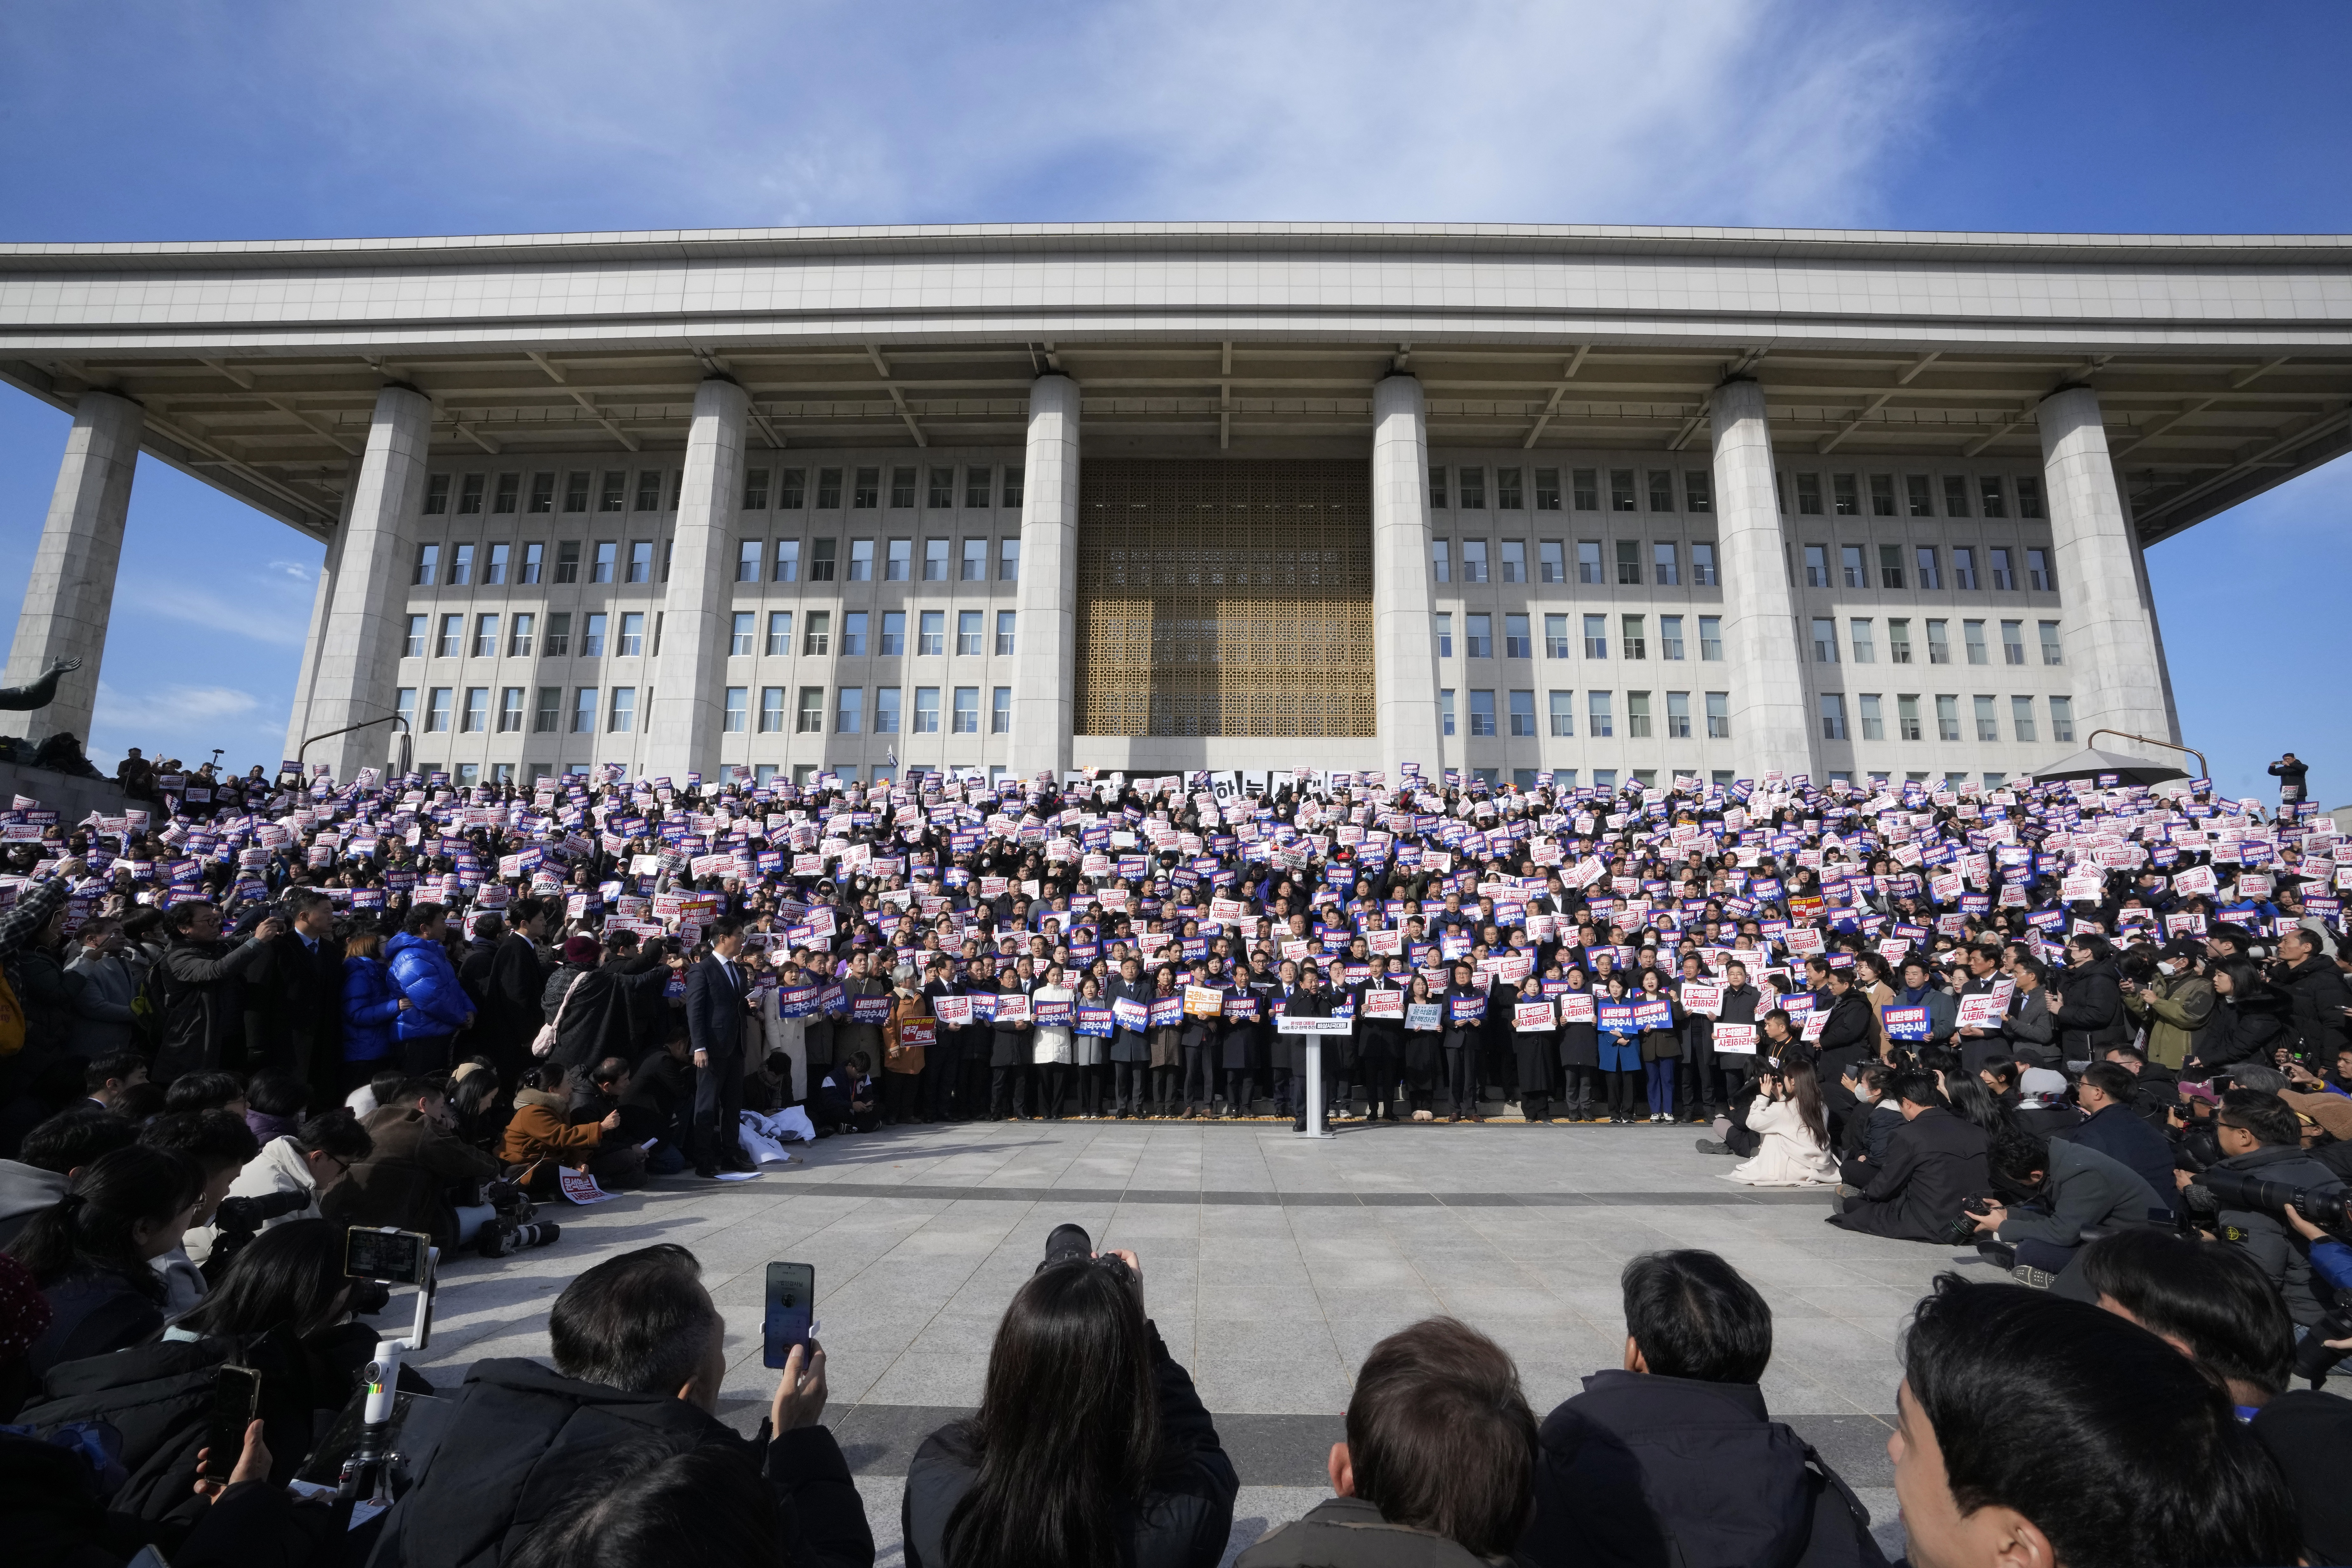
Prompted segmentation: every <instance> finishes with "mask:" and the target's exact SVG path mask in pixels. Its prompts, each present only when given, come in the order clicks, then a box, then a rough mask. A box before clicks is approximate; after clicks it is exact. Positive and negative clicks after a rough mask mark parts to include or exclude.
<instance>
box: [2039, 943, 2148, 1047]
mask: <svg viewBox="0 0 2352 1568" xmlns="http://www.w3.org/2000/svg"><path fill="white" fill-rule="evenodd" d="M2051 988H2052V989H2053V990H2054V991H2056V992H2057V993H2058V994H2060V995H2061V996H2063V997H2064V998H2066V1005H2065V1006H2063V1007H2062V1008H2060V1009H2059V1010H2058V1011H2057V1012H2056V1013H2055V1014H2054V1015H2053V1021H2054V1022H2055V1023H2056V1025H2057V1026H2058V1043H2059V1045H2060V1047H2062V1051H2063V1056H2064V1058H2065V1059H2066V1060H2068V1061H2073V1062H2079V1061H2084V1060H2088V1059H2095V1058H2097V1056H2098V1054H2099V1053H2100V1052H2101V1051H2103V1050H2105V1049H2106V1048H2107V1047H2109V1046H2120V1045H2125V1044H2127V1043H2129V1041H2130V1039H2131V1037H2132V1026H2131V1016H2130V1015H2128V1014H2126V1012H2125V1011H2124V992H2123V986H2122V984H2120V983H2119V981H2118V979H2117V975H2116V963H2115V960H2113V959H2111V958H2095V959H2093V960H2091V961H2090V962H2089V963H2078V964H2075V965H2074V967H2073V968H2071V969H2068V970H2067V971H2066V972H2065V973H2063V974H2061V975H2059V976H2058V977H2057V978H2055V979H2053V981H2052V982H2051Z"/></svg>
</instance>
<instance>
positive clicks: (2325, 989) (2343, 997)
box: [2270, 926, 2352, 1071]
mask: <svg viewBox="0 0 2352 1568" xmlns="http://www.w3.org/2000/svg"><path fill="white" fill-rule="evenodd" d="M2278 946H2279V958H2278V962H2277V963H2274V964H2273V965H2272V966H2271V975H2270V979H2271V984H2273V985H2275V986H2277V987H2278V988H2279V990H2280V991H2282V992H2284V994H2285V995H2286V999H2287V1005H2288V1009H2289V1010H2288V1014H2287V1028H2288V1030H2289V1031H2290V1032H2291V1033H2292V1034H2293V1036H2294V1038H2295V1040H2296V1041H2297V1042H2298V1043H2299V1045H2300V1046H2301V1047H2302V1049H2303V1050H2304V1052H2305V1055H2306V1057H2307V1058H2309V1059H2308V1063H2307V1065H2309V1066H2311V1067H2312V1068H2313V1069H2314V1070H2315V1071H2317V1070H2320V1069H2322V1068H2327V1067H2330V1066H2333V1065H2334V1063H2335V1061H2336V1052H2337V1051H2339V1050H2342V1049H2343V1048H2344V1025H2345V1018H2344V1009H2345V1008H2347V1007H2352V990H2347V988H2346V986H2345V984H2344V975H2343V973H2342V972H2341V971H2340V970H2338V969H2337V968H2336V961H2335V960H2334V959H2332V958H2330V957H2328V956H2327V952H2326V949H2325V948H2323V947H2322V946H2320V943H2319V939H2318V938H2317V937H2315V936H2314V935H2313V934H2312V933H2311V932H2309V931H2305V929H2304V928H2303V927H2301V926H2292V927H2290V928H2288V929H2287V930H2285V931H2281V932H2280V933H2279V944H2278Z"/></svg>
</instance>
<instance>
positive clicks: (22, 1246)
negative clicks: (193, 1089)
mask: <svg viewBox="0 0 2352 1568" xmlns="http://www.w3.org/2000/svg"><path fill="white" fill-rule="evenodd" d="M204 1190H205V1173H204V1168H203V1167H202V1166H200V1165H198V1164H197V1163H195V1162H194V1160H191V1159H188V1158H187V1157H186V1156H185V1155H182V1154H175V1153H172V1152H168V1151H165V1150H161V1149H150V1148H147V1147H145V1146H143V1145H141V1144H132V1145H131V1147H130V1148H128V1149H117V1150H114V1151H113V1152H110V1153H106V1154H100V1156H99V1157H98V1158H97V1159H95V1160H93V1161H91V1162H90V1163H89V1164H87V1165H85V1166H83V1167H82V1169H81V1173H79V1175H77V1176H76V1177H75V1178H74V1182H73V1188H72V1190H71V1191H70V1192H68V1193H67V1194H66V1195H65V1196H64V1197H62V1198H59V1199H58V1201H57V1202H56V1203H54V1204H52V1205H49V1206H48V1207H47V1208H45V1209H43V1210H41V1211H40V1212H39V1213H38V1214H37V1215H34V1216H33V1217H32V1218H31V1219H29V1220H27V1221H26V1223H25V1228H24V1229H22V1230H20V1231H18V1232H17V1233H16V1239H14V1240H13V1241H11V1242H9V1244H8V1250H9V1251H10V1252H12V1253H14V1254H15V1255H16V1260H17V1261H18V1262H20V1263H22V1264H23V1265H24V1266H25V1267H26V1269H28V1270H29V1271H31V1273H32V1276H33V1281H34V1283H35V1284H37V1285H38V1286H40V1288H41V1294H42V1295H44V1296H46V1297H47V1299H48V1302H49V1310H50V1314H51V1315H50V1321H49V1327H48V1331H47V1332H46V1333H44V1334H43V1335H42V1336H41V1337H40V1338H39V1339H37V1340H36V1341H35V1342H33V1348H32V1349H31V1350H30V1351H29V1352H26V1363H27V1365H28V1366H29V1367H30V1369H31V1371H32V1373H33V1375H35V1376H36V1377H40V1376H44V1375H46V1374H47V1372H48V1370H49V1368H51V1367H53V1366H55V1365H57V1364H58V1363H61V1362H68V1361H79V1360H80V1359H82V1358H83V1357H85V1356H94V1355H103V1354H105V1353H106V1352H108V1351H118V1350H121V1349H124V1348H125V1347H127V1346H130V1345H135V1344H137V1343H138V1342H140V1341H142V1340H143V1339H146V1338H147V1337H148V1336H149V1335H151V1334H152V1333H154V1332H155V1331H156V1330H158V1329H160V1328H162V1327H163V1276H162V1275H160V1274H158V1273H156V1272H155V1270H154V1269H153V1268H151V1267H149V1265H150V1264H151V1263H152V1261H153V1260H154V1259H155V1258H161V1257H162V1256H163V1254H165V1253H167V1252H169V1251H171V1250H172V1249H173V1247H177V1246H179V1245H180V1239H181V1237H183V1236H184V1235H185V1234H186V1233H187V1229H188V1225H189V1223H190V1222H191V1221H192V1220H194V1218H195V1214H196V1205H197V1204H198V1203H199V1202H201V1201H202V1200H203V1197H204Z"/></svg>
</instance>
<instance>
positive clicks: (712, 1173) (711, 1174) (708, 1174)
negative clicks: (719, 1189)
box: [694, 1165, 719, 1182]
mask: <svg viewBox="0 0 2352 1568" xmlns="http://www.w3.org/2000/svg"><path fill="white" fill-rule="evenodd" d="M694 1173H695V1174H696V1175H698V1176H700V1177H701V1178H702V1179H703V1180H704V1181H706V1182H715V1181H717V1180H718V1179H719V1167H718V1166H716V1165H697V1166H696V1167H695V1168H694Z"/></svg>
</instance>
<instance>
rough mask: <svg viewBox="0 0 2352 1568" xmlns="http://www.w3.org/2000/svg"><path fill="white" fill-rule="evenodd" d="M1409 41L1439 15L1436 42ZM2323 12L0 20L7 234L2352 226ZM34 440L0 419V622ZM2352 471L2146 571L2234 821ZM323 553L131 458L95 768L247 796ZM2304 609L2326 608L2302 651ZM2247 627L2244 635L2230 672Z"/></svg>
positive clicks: (2306, 706) (2321, 751)
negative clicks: (1130, 222)
mask: <svg viewBox="0 0 2352 1568" xmlns="http://www.w3.org/2000/svg"><path fill="white" fill-rule="evenodd" d="M1437 18H1442V20H1439V19H1437ZM2347 67H2352V6H2347V5H2343V4H2340V3H2330V4H2309V5H2297V4H2282V5H2266V6H2263V7H2214V6H2209V5H2180V4H2150V3H2147V0H2142V3H2139V4H2134V5H2097V4H2067V5H2014V4H1987V3H1982V0H1979V4H1975V5H1969V6H1967V7H1960V6H1940V7H1937V6H1927V5H1839V4H1833V3H1830V0H1801V3H1790V4H1770V3H1760V0H1759V3H1753V4H1680V5H1677V4H1668V3H1664V0H1652V3H1649V4H1643V5H1624V4H1622V0H1565V3H1556V4H1551V5H1524V4H1523V5H1476V4H1470V5H1454V6H1446V7H1433V6H1429V5H1405V4H1391V3H1388V0H1353V3H1351V4H1348V5H1321V6H1311V5H1264V4H1241V3H1237V0H1184V3H1181V4H1177V3H1167V4H1143V5H1100V4H1097V5H1002V4H1000V5H992V6H962V5H921V4H902V5H894V6H875V5H851V4H811V5H772V6H743V5H611V4H595V3H593V0H565V3H563V4H553V3H529V0H522V3H508V4H500V5H493V6H485V5H478V4H462V5H434V4H421V3H409V4H404V5H396V6H380V7H373V8H369V9H368V10H366V11H362V10H361V9H359V8H357V7H344V6H315V5H272V4H261V3H254V0H246V3H243V4H236V5H218V4H204V3H200V0H198V3H189V4H179V5H163V4H160V3H158V4H148V5H139V4H132V5H125V6H102V7H93V6H88V5H73V4H39V3H31V0H27V3H23V4H17V5H10V6H8V7H6V8H5V10H0V237H5V238H9V239H41V240H66V239H84V240H96V239H158V238H172V239H188V238H253V237H269V238H276V237H292V236H321V235H335V236H341V235H386V234H467V233H484V232H518V231H535V230H549V229H586V228H596V229H615V228H657V227H669V226H689V227H706V226H731V225H765V224H833V223H869V222H959V221H972V220H981V219H996V220H1003V221H1055V220H1062V221H1076V220H1086V219H1107V218H1128V217H1137V218H1143V217H1160V218H1283V217H1292V218H1361V219H1391V220H1403V219H1422V220H1433V219H1446V218H1461V219H1468V218H1490V219H1511V220H1520V221H1537V222H1619V223H1658V224H1734V225H1794V226H1843V225H1870V226H1883V227H1891V228H1973V229H2057V230H2069V231H2084V230H2088V231H2124V232H2132V231H2139V232H2263V233H2272V232H2297V233H2308V232H2327V233H2343V232H2347V231H2352V182H2347V179H2346V176H2345V173H2344V171H2345V170H2346V168H2347V153H2352V116H2347V115H2346V113H2345V112H2344V107H2343V106H2344V98H2343V83H2344V80H2345V79H2346V74H2347ZM65 427H66V421H65V418H64V416H61V415H59V414H58V413H57V412H56V411H54V410H52V409H49V408H47V406H45V405H39V404H36V403H34V402H33V401H32V400H30V399H28V398H24V397H19V396H14V395H0V603H14V602H16V600H17V598H18V597H20V596H21V595H22V592H23V581H24V575H25V573H26V570H27V569H28V566H29V563H30V559H31V555H32V552H33V546H34V543H35V541H36V540H37V537H38V534H39V530H40V523H41V517H42V513H43V511H44V510H45V508H46V506H47V499H48V492H49V487H50V485H51V483H52V482H53V480H54V478H55V473H56V465H57V458H58V451H59V448H60V446H61V444H62V442H63V439H64V433H65ZM2348 515H2352V466H2347V464H2345V463H2338V464H2336V465H2334V466H2333V467H2332V468H2327V469H2323V470H2321V471H2319V472H2317V473H2315V474H2312V475H2309V476H2306V477H2305V478H2304V479H2300V480H2297V481H2295V482H2294V483H2292V484H2289V485H2285V486H2283V487H2281V488H2279V489H2275V490H2273V491H2272V492H2270V493H2269V494H2268V495H2266V496H2264V497H2263V498H2261V499H2260V500H2255V501H2253V502H2251V503H2249V504H2247V505H2245V506H2242V507H2241V508H2239V509H2237V510H2234V511H2232V512H2231V513H2228V514H2226V515H2224V516H2222V517H2221V518H2217V519H2215V520H2214V521H2210V522H2208V523H2206V524H2204V525H2202V526H2201V527H2200V528H2198V529H2196V530H2193V531H2191V532H2190V533H2189V534H2188V535H2186V536H2184V537H2182V538H2180V539H2179V540H2176V541H2172V542H2168V543H2166V544H2164V545H2161V546H2159V547H2158V548H2157V549H2156V550H2155V551H2153V552H2151V553H2150V557H2149V565H2150V570H2151V574H2152V576H2153V579H2154V582H2155V584H2156V590H2157V596H2158V612H2159V614H2160V616H2161V617H2162V619H2163V624H2164V633H2165V640H2166V645H2167V648H2168V652H2169V654H2170V658H2171V665H2172V670H2173V677H2174V681H2175V686H2176V689H2177V693H2178V696H2179V704H2180V709H2181V718H2182V723H2183V727H2184V730H2185V731H2186V733H2187V735H2188V738H2189V741H2190V742H2191V743H2193V744H2196V745H2199V746H2201V747H2203V748H2204V749H2205V750H2206V751H2207V752H2209V753H2210V755H2211V756H2212V758H2213V762H2214V768H2215V772H2216V774H2217V776H2218V777H2219V778H2220V779H2221V781H2222V782H2223V783H2224V784H2226V785H2227V786H2228V787H2230V788H2231V790H2232V791H2233V793H2254V792H2256V791H2258V790H2261V791H2264V792H2265V793H2266V791H2267V786H2268V781H2267V780H2265V779H2263V775H2262V771H2261V770H2262V767H2263V763H2265V762H2267V761H2268V760H2269V759H2270V758H2272V757H2274V756H2276V755H2277V754H2278V753H2279V752H2280V751H2281V750H2282V749H2283V748H2285V747H2289V746H2292V747H2293V748H2294V749H2295V750H2296V751H2297V752H2300V753H2301V754H2302V755H2303V756H2304V757H2305V759H2306V760H2307V761H2309V762H2311V763H2313V764H2314V768H2315V781H2316V783H2317V786H2318V793H2319V794H2320V795H2322V796H2323V797H2325V803H2326V804H2333V803H2335V802H2336V801H2338V800H2345V799H2352V735H2347V733H2345V732H2344V731H2336V730H2335V729H2334V728H2333V726H2330V725H2326V724H2324V723H2323V722H2319V721H2315V715H2316V714H2317V713H2319V712H2320V711H2322V710H2324V700H2323V699H2321V698H2319V697H2318V695H2317V690H2316V689H2320V688H2322V687H2323V686H2324V683H2325V682H2326V680H2327V679H2328V671H2329V668H2330V667H2329V666H2328V664H2327V662H2326V660H2327V659H2328V658H2329V656H2330V655H2331V654H2332V653H2333V652H2334V651H2335V650H2334V648H2333V647H2332V645H2330V644H2328V643H2327V642H2326V640H2325V638H2326V636H2327V631H2328V628H2329V626H2330V625H2331V623H2332V620H2333V615H2332V613H2331V612H2330V611H2329V610H2327V609H2326V608H2322V607H2320V606H2319V605H2316V604H2315V602H2313V601H2310V600H2307V599H2306V600H2296V599H2294V597H2293V596H2292V595H2288V594H2287V593H2285V592H2284V589H2285V588H2286V587H2287V586H2289V585H2303V584H2326V583H2342V582H2344V581H2346V580H2347V571H2352V530H2347V528H2346V527H2345V524H2346V522H2347V516H2348ZM319 558H320V549H319V547H317V546H316V545H312V544H309V543H306V542H303V541H302V540H301V539H300V538H299V537H298V536H297V535H295V534H293V533H292V532H291V531H288V530H287V529H285V528H283V527H281V526H280V525H278V524H277V523H274V522H271V521H268V520H266V519H263V518H260V517H258V516H257V515H255V514H253V513H250V512H247V511H246V510H243V509H242V508H240V507H238V506H236V504H235V503H233V502H230V501H228V500H224V499H223V498H221V497H219V496H217V495H215V493H214V492H212V491H210V490H208V489H205V488H204V487H202V486H200V485H198V484H195V483H194V482H193V481H191V480H188V479H184V478H182V477H181V476H180V475H178V474H176V473H173V471H171V470H170V469H168V468H163V467H162V466H161V465H159V464H155V463H152V462H149V463H142V465H141V468H140V472H139V478H138V481H137V485H136V489H135V490H134V497H133V500H132V503H131V523H130V531H129V537H128V539H127V541H126V544H125V549H124V555H123V567H122V574H121V586H120V590H119V593H118V596H117V599H116V606H115V616H114V622H113V626H112V631H111V635H110V639H109V643H108V648H107V658H106V666H105V671H104V678H103V685H102V690H101V697H100V708H99V715H98V721H97V723H96V725H95V727H94V731H95V732H94V734H93V735H92V737H91V750H92V752H93V753H94V754H97V755H100V756H101V757H103V758H106V759H108V760H111V758H113V757H114V756H117V755H119V754H120V752H121V748H122V747H123V746H126V745H131V744H153V745H161V746H163V747H164V748H165V749H168V750H175V751H177V752H179V753H180V754H182V755H184V756H190V757H194V756H200V755H204V754H208V752H209V750H210V748H211V747H213V746H215V745H218V746H225V747H226V748H227V749H228V752H229V756H228V758H227V760H229V761H231V762H237V763H243V762H247V761H254V760H261V761H274V760H275V759H276V757H277V755H278V745H279V743H280V741H281V739H282V735H283V731H284V723H285V712H286V706H287V698H288V693H289V690H290V689H291V687H292V684H293V678H294V672H295V668H296V666H297V663H298V661H299V654H300V643H301V639H302V637H303V635H304V631H305V628H306V625H307V621H308V617H309V613H310V596H311V584H312V583H313V582H314V580H315V573H316V571H317V567H318V562H319ZM2315 611H2316V612H2317V613H2314V612H2315ZM2250 633H2251V634H2252V635H2249V634H2250Z"/></svg>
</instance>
